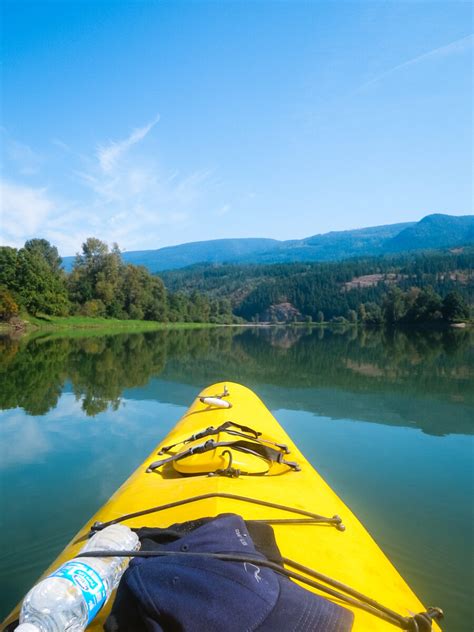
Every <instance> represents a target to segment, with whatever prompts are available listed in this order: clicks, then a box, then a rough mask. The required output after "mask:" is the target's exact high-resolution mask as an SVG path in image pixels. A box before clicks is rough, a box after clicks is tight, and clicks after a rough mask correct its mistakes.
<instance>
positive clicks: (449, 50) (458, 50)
mask: <svg viewBox="0 0 474 632" xmlns="http://www.w3.org/2000/svg"><path fill="white" fill-rule="evenodd" d="M473 44H474V34H473V33H471V34H470V35H467V36H466V37H462V38H460V39H458V40H455V41H454V42H450V43H449V44H445V45H444V46H439V47H438V48H434V49H433V50H430V51H428V52H427V53H423V54H422V55H418V56H417V57H413V58H412V59H409V60H408V61H405V62H403V63H401V64H397V65H396V66H393V68H390V69H389V70H386V71H385V72H383V73H381V74H380V75H377V76H376V77H374V78H373V79H370V80H369V81H367V82H366V83H364V84H363V85H362V86H360V87H359V88H358V90H357V91H360V90H364V89H365V88H368V87H369V86H372V85H374V84H375V83H378V82H379V81H382V79H385V78H386V77H388V76H390V75H393V74H394V73H395V72H398V71H399V70H402V69H403V68H408V67H410V66H415V65H418V64H421V63H423V62H428V61H435V60H437V59H443V58H446V57H451V56H453V55H459V54H463V53H466V52H468V51H470V50H472V47H473Z"/></svg>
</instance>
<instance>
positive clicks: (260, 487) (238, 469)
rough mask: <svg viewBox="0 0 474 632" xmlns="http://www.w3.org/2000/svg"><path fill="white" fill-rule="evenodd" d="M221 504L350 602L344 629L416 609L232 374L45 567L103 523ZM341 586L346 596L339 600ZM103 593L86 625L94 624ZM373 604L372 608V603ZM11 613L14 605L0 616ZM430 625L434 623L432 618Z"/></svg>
mask: <svg viewBox="0 0 474 632" xmlns="http://www.w3.org/2000/svg"><path fill="white" fill-rule="evenodd" d="M222 513H236V514H239V515H241V516H242V517H243V518H244V519H245V520H263V521H268V522H269V523H270V524H271V525H272V527H273V529H274V532H275V537H276V541H277V544H278V547H279V549H280V552H281V555H282V557H283V558H284V560H285V568H287V569H289V572H290V571H291V572H292V573H293V579H295V578H296V577H299V579H297V580H296V581H298V583H301V585H303V586H305V587H306V588H308V589H309V590H312V591H313V592H315V593H317V594H320V595H322V596H324V597H326V598H328V599H330V600H332V601H334V602H335V603H338V604H340V605H343V606H344V607H346V608H348V609H349V610H352V612H354V615H355V617H354V624H353V630H354V632H371V631H380V632H384V631H387V632H388V631H392V632H393V631H394V630H396V629H397V628H398V629H401V628H403V627H405V629H409V628H408V624H407V625H405V626H404V624H403V621H409V620H410V618H411V617H413V615H415V614H416V613H421V612H426V608H425V607H424V606H423V604H422V603H421V602H420V600H419V599H418V598H417V597H416V595H415V594H414V593H413V591H412V590H411V589H410V587H409V586H408V585H407V583H406V582H405V581H404V579H403V578H402V577H401V576H400V574H399V573H398V572H397V570H396V569H395V568H394V566H393V565H392V563H391V562H390V561H389V560H388V558H387V557H386V556H385V555H384V553H383V552H382V551H381V549H380V548H379V547H378V545H377V544H376V543H375V541H374V540H373V539H372V537H371V536H370V535H369V533H368V532H367V530H366V529H365V528H364V527H363V526H362V524H361V523H360V522H359V520H358V519H357V518H356V517H355V516H354V514H353V513H352V512H351V511H350V509H349V508H348V507H347V506H346V505H345V504H344V503H343V502H342V500H341V499H340V498H339V497H338V496H337V494H336V493H335V492H334V491H333V490H332V489H331V488H330V487H329V485H328V484H327V483H326V482H325V481H324V480H323V479H322V477H321V476H320V475H319V474H318V473H317V472H316V471H315V470H314V469H313V467H312V466H311V465H310V464H309V463H308V461H306V459H305V458H304V456H303V455H302V453H301V452H300V451H299V450H298V448H297V447H296V445H295V444H294V443H293V442H292V441H291V438H290V437H289V436H288V435H287V434H286V433H285V432H284V430H283V429H282V428H281V426H280V425H279V424H278V422H277V421H276V420H275V419H274V417H273V416H272V415H271V413H270V412H269V410H268V409H267V408H266V407H265V405H264V404H263V403H262V402H261V400H260V399H259V398H258V397H257V396H256V395H255V394H254V393H253V392H252V391H251V390H249V389H248V388H246V387H244V386H242V385H240V384H234V383H227V384H224V383H219V384H214V385H212V386H209V387H208V388H206V389H204V390H203V391H202V392H201V393H200V394H199V395H198V397H197V398H196V399H195V401H194V402H193V404H192V405H191V407H190V408H189V410H188V411H187V412H186V413H185V415H184V416H183V417H182V419H181V420H180V422H179V423H178V424H177V425H176V426H175V428H174V429H173V430H172V431H171V432H170V433H169V435H168V436H167V437H166V439H165V440H164V441H163V442H162V443H161V444H160V445H159V446H158V447H157V448H156V449H155V450H154V451H153V453H152V454H151V455H150V456H149V457H148V458H147V459H146V460H145V461H144V463H143V464H142V465H141V466H140V467H139V468H138V469H137V470H136V471H135V473H134V474H133V475H132V476H131V477H130V478H129V479H128V480H127V481H126V482H125V483H124V484H123V485H122V486H121V487H120V489H119V490H118V491H117V492H116V493H115V494H114V495H113V496H112V497H111V498H110V500H109V501H108V502H107V503H106V504H105V505H104V506H103V507H102V508H101V509H100V510H99V511H98V512H97V514H96V515H95V516H94V517H93V518H92V519H91V521H90V522H88V523H87V524H86V525H85V526H84V527H83V529H81V531H79V533H78V534H77V535H76V536H75V538H74V539H73V540H72V541H71V542H70V543H69V544H68V545H67V546H66V548H65V549H64V551H63V552H62V553H61V555H60V556H59V557H58V558H57V559H56V560H55V561H54V562H53V564H52V565H51V566H50V568H49V569H47V571H46V572H45V575H47V574H49V573H51V572H52V571H53V570H54V569H55V568H57V567H58V566H59V565H60V564H62V563H63V562H65V561H66V560H68V559H71V558H72V557H74V556H75V555H77V554H78V552H79V550H80V548H81V547H82V546H83V543H84V540H85V538H86V537H87V536H88V534H90V533H91V531H92V532H93V531H94V529H97V528H100V527H103V526H104V524H110V523H112V524H113V523H116V522H123V524H126V525H128V526H129V527H134V528H135V527H143V526H148V527H167V526H169V525H171V524H173V523H177V522H185V521H188V520H194V519H197V518H201V517H211V516H217V515H219V514H222ZM97 523H99V524H97ZM94 525H95V526H94ZM311 571H313V573H312V572H311ZM308 582H309V585H308ZM348 587H350V588H348ZM341 595H342V596H341ZM344 596H347V597H348V599H345V600H344V601H342V597H344ZM361 598H364V599H361ZM111 602H113V598H112V599H111V600H110V602H109V603H108V604H107V606H106V607H105V608H104V611H103V612H102V613H100V614H99V616H98V617H97V619H96V620H95V621H94V622H93V623H92V624H91V626H90V627H89V629H91V630H101V629H102V626H103V624H104V621H105V618H106V617H107V614H108V611H109V609H110V606H111ZM374 604H376V606H381V608H382V610H381V611H380V610H378V611H376V612H374V607H375V606H374ZM375 609H376V610H377V608H375ZM387 613H393V616H395V615H396V616H398V617H399V621H398V622H397V621H395V620H393V616H389V614H387ZM429 613H430V616H431V617H433V618H436V616H437V614H438V613H437V612H436V610H435V609H432V610H429ZM17 616H18V608H17V609H16V610H15V611H14V612H13V613H12V614H11V615H10V617H8V619H7V620H6V623H8V622H9V621H12V620H14V619H15V618H16V617H17ZM425 616H426V618H427V619H429V616H428V615H425ZM412 629H414V630H415V629H416V628H412ZM419 629H420V630H422V629H424V628H422V627H420V628H419ZM432 629H433V630H439V627H438V625H437V623H436V622H433V627H432Z"/></svg>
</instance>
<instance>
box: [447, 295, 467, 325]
mask: <svg viewBox="0 0 474 632" xmlns="http://www.w3.org/2000/svg"><path fill="white" fill-rule="evenodd" d="M441 313H442V314H443V318H444V320H447V321H448V322H456V321H463V320H467V319H468V318H469V306H468V304H467V303H466V301H465V300H464V299H463V297H462V296H461V295H460V294H459V292H456V291H454V292H449V294H446V296H445V297H444V299H443V303H442V306H441Z"/></svg>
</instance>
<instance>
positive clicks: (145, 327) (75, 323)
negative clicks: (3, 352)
mask: <svg viewBox="0 0 474 632" xmlns="http://www.w3.org/2000/svg"><path fill="white" fill-rule="evenodd" d="M218 326H219V325H214V324H212V323H184V322H183V323H181V322H179V323H162V322H158V321H148V320H119V319H117V318H100V317H97V318H95V317H94V318H92V317H88V316H30V315H22V316H21V318H20V323H19V324H18V325H13V324H11V323H2V324H0V333H4V334H9V333H12V332H13V333H15V334H17V335H27V334H31V333H35V332H68V333H70V332H73V331H81V332H86V331H90V332H92V331H94V332H95V331H97V332H99V331H100V332H102V333H107V332H111V333H113V332H124V333H126V332H141V331H155V330H160V329H201V328H207V327H218Z"/></svg>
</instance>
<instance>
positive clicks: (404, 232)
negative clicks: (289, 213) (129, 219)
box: [64, 214, 474, 272]
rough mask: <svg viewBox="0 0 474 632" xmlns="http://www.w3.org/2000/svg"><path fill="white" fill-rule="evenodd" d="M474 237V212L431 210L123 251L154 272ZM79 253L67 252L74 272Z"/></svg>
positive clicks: (407, 248) (446, 243) (335, 255)
mask: <svg viewBox="0 0 474 632" xmlns="http://www.w3.org/2000/svg"><path fill="white" fill-rule="evenodd" d="M472 243H474V216H472V215H465V216H461V217H456V216H452V215H441V214H433V215H427V216H426V217H424V218H423V219H422V220H420V221H419V222H413V223H404V224H389V225H387V226H373V227H371V228H360V229H357V230H345V231H337V232H330V233H325V234H323V235H313V236H312V237H307V238H305V239H296V240H291V241H278V240H276V239H254V238H252V239H215V240H212V241H196V242H192V243H188V244H181V245H179V246H170V247H166V248H160V249H158V250H141V251H134V252H124V253H122V258H123V260H124V262H125V263H131V264H134V265H143V266H145V267H146V268H148V270H149V271H150V272H161V271H163V270H174V269H178V268H184V267H186V266H189V265H193V264H196V263H268V264H271V263H289V262H298V261H337V260H340V259H348V258H352V257H367V256H375V255H382V254H387V253H391V252H412V251H416V250H423V249H433V248H453V247H457V246H465V245H468V244H472ZM73 264H74V257H64V267H65V269H66V270H67V271H68V272H69V271H70V270H71V269H72V266H73Z"/></svg>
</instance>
